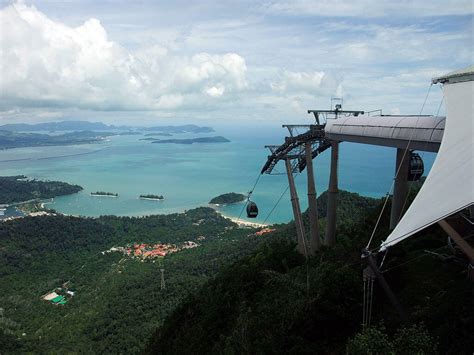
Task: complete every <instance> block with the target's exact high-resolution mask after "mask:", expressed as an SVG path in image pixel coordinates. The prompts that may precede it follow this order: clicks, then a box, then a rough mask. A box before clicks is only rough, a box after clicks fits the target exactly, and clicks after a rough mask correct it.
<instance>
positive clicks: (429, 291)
mask: <svg viewBox="0 0 474 355" xmlns="http://www.w3.org/2000/svg"><path fill="white" fill-rule="evenodd" d="M321 199H324V195H323V196H321ZM350 201H352V202H350ZM356 201H357V202H356ZM321 202H322V201H321ZM374 202H375V201H374V200H370V199H365V198H359V197H358V196H357V195H355V194H350V193H343V194H342V199H340V201H339V208H340V211H341V212H343V211H344V210H345V209H346V207H348V206H349V205H350V203H355V204H357V205H359V207H360V208H359V209H355V208H354V209H352V211H353V212H358V213H355V214H353V215H352V216H350V215H347V216H348V217H350V218H345V219H344V220H341V219H340V220H339V223H338V228H337V230H338V233H337V236H338V244H337V246H336V247H334V248H327V247H322V248H321V250H320V251H319V252H318V253H317V254H316V255H315V256H314V257H311V258H309V259H308V260H306V259H305V258H304V257H303V256H301V255H299V254H298V253H297V252H296V251H295V244H294V242H292V238H288V236H290V235H291V236H294V229H293V228H294V227H292V225H291V224H289V225H286V226H280V228H278V230H277V232H275V233H274V234H273V237H272V239H271V240H272V241H271V242H268V243H265V244H264V245H263V246H261V247H259V248H258V249H257V250H256V251H255V252H254V253H252V255H250V256H247V257H245V258H243V259H241V260H239V261H238V262H236V263H234V264H232V265H230V266H228V267H226V268H224V269H223V270H222V271H221V272H220V273H219V274H218V275H217V276H216V277H215V278H213V279H211V280H209V281H208V282H207V283H206V284H205V285H204V286H203V287H201V288H200V289H199V291H198V292H196V293H193V294H191V295H190V296H189V297H188V298H187V299H186V300H185V301H184V302H183V303H181V304H180V305H179V306H178V307H177V308H176V310H175V311H173V312H172V314H171V315H170V316H169V317H168V318H167V319H166V321H165V323H164V324H163V326H162V327H161V328H159V329H158V330H157V331H156V332H155V335H154V336H153V337H152V339H151V341H150V345H149V347H148V352H150V353H162V354H170V353H172V354H178V353H199V354H205V353H321V354H326V353H349V354H369V353H371V354H389V353H390V354H414V353H417V354H421V353H425V354H431V353H438V352H439V353H448V354H464V353H465V354H470V353H471V352H472V349H474V313H473V312H472V310H473V309H474V297H473V296H474V294H473V286H472V283H470V282H469V281H468V280H467V279H466V263H465V262H464V263H463V262H461V261H460V260H462V259H459V258H457V257H456V256H455V255H452V256H451V257H449V256H446V255H449V253H450V251H449V248H448V246H447V245H446V236H445V234H444V233H443V232H442V231H441V230H440V229H439V228H438V227H436V226H434V227H431V228H428V229H427V230H426V231H424V232H423V233H420V234H418V235H417V236H416V237H415V238H411V239H409V240H408V241H405V242H404V243H400V244H399V245H397V246H396V247H393V248H392V249H391V250H390V253H389V254H388V256H387V260H386V261H385V263H384V267H383V270H384V271H385V273H384V275H385V277H386V278H387V280H388V282H389V284H390V285H391V286H392V288H393V290H394V292H395V293H396V294H397V295H398V297H399V298H400V302H401V303H402V305H403V306H404V307H405V309H406V310H407V312H408V315H409V318H410V323H409V324H405V325H403V324H401V322H400V320H399V317H398V315H397V313H396V312H395V311H394V310H393V308H392V307H391V306H390V303H389V301H388V299H387V297H386V296H385V294H384V293H383V291H382V290H381V289H380V288H379V287H378V285H377V284H376V285H375V291H374V292H375V296H374V302H373V311H372V313H373V314H372V325H373V327H372V328H370V329H369V330H366V331H361V323H362V297H363V284H362V275H361V271H362V268H363V267H364V265H363V262H362V261H361V256H360V255H361V252H360V251H361V250H362V248H363V247H364V246H365V244H366V243H367V240H368V237H369V235H370V232H371V231H372V228H373V226H374V221H375V220H376V218H377V216H378V213H379V211H380V208H381V202H382V201H378V204H377V207H376V208H374ZM321 205H323V203H321ZM362 206H363V207H362ZM389 210H390V208H387V209H386V210H385V213H384V214H383V215H382V221H381V227H380V228H379V229H378V230H377V233H376V234H375V239H374V241H373V244H372V247H376V246H378V245H380V242H381V240H383V239H385V237H386V236H387V235H388V234H389V230H388V228H387V226H388V223H389ZM349 211H350V210H347V212H349ZM320 212H323V211H320ZM322 226H323V227H324V224H322ZM306 228H308V226H307V225H306ZM307 232H308V231H307ZM293 238H294V237H293ZM425 250H436V251H437V252H438V253H441V254H442V257H437V256H436V255H434V254H430V253H427V252H426V251H425ZM379 261H380V260H379Z"/></svg>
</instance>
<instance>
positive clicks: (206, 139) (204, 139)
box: [152, 136, 230, 144]
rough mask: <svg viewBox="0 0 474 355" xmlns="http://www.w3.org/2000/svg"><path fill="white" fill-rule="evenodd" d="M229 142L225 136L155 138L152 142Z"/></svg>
mask: <svg viewBox="0 0 474 355" xmlns="http://www.w3.org/2000/svg"><path fill="white" fill-rule="evenodd" d="M227 142H230V140H228V139H227V138H225V137H222V136H215V137H200V138H189V139H162V140H156V141H153V142H152V143H175V144H193V143H227Z"/></svg>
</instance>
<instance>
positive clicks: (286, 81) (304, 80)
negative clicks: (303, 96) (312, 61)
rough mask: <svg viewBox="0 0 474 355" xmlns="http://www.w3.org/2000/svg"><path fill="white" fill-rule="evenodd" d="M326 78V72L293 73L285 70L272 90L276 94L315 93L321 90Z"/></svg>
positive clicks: (274, 83) (272, 86) (272, 85)
mask: <svg viewBox="0 0 474 355" xmlns="http://www.w3.org/2000/svg"><path fill="white" fill-rule="evenodd" d="M324 78H325V73H324V72H318V71H315V72H293V71H288V70H285V71H284V72H283V75H282V77H281V78H280V80H279V81H277V82H273V83H272V84H271V88H272V89H273V90H274V91H276V92H287V91H297V92H301V91H309V92H311V91H312V92H315V91H317V90H318V91H319V89H320V88H321V84H322V82H323V79H324Z"/></svg>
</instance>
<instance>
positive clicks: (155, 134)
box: [144, 132, 173, 137]
mask: <svg viewBox="0 0 474 355" xmlns="http://www.w3.org/2000/svg"><path fill="white" fill-rule="evenodd" d="M144 136H145V137H151V136H161V137H172V136H173V135H172V134H171V133H166V132H153V133H147V134H145V135H144Z"/></svg>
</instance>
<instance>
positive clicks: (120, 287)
mask: <svg viewBox="0 0 474 355" xmlns="http://www.w3.org/2000/svg"><path fill="white" fill-rule="evenodd" d="M253 232H254V231H253V230H252V229H240V228H237V226H236V225H235V224H234V223H233V222H231V221H230V220H228V219H225V218H223V217H221V216H220V215H218V214H217V213H216V212H215V211H214V210H213V209H211V208H197V209H193V210H189V211H187V212H186V213H180V214H171V215H156V216H149V217H143V218H132V217H115V216H107V217H101V218H95V219H92V218H76V217H67V216H61V215H57V216H41V217H25V218H20V219H15V220H11V221H8V222H3V223H0V308H3V309H4V313H3V318H2V320H0V352H1V353H2V354H3V353H25V352H31V353H78V352H79V353H87V354H92V353H111V354H117V353H127V354H130V353H132V354H133V353H139V352H140V351H142V350H143V348H144V347H145V346H146V344H147V341H148V339H149V338H150V336H151V334H152V333H153V331H154V330H155V329H157V328H158V327H160V326H161V324H162V322H163V320H164V319H165V317H166V316H167V315H168V314H169V313H170V312H171V311H172V310H173V309H174V308H175V307H176V306H177V305H178V304H179V303H180V302H181V301H182V300H183V298H184V297H186V295H187V294H189V293H191V292H195V291H196V290H197V289H198V288H199V287H200V286H201V285H202V284H203V283H204V282H205V281H206V280H208V279H209V278H211V277H213V276H214V275H215V274H216V272H217V271H218V270H219V269H220V268H221V267H222V266H223V265H226V264H228V263H230V262H233V261H235V260H238V259H239V258H242V257H244V256H246V255H248V254H249V253H251V252H252V251H253V250H255V248H256V245H257V244H259V243H260V242H261V241H262V240H264V239H265V238H266V236H255V235H253ZM269 238H270V237H269ZM144 245H145V248H147V247H146V246H147V245H148V246H150V248H151V247H156V246H157V245H158V246H160V245H164V246H166V247H168V249H169V253H168V254H167V255H166V256H165V257H158V258H151V259H145V258H141V257H140V255H142V253H141V252H140V253H139V252H138V251H134V250H135V248H137V247H138V246H139V247H140V248H142V247H143V246H144ZM114 247H115V248H116V249H114ZM111 248H112V249H111ZM127 248H128V249H130V250H132V253H131V254H130V255H127V253H126V250H127ZM114 250H115V251H114ZM137 250H138V249H137ZM161 269H164V270H165V280H166V287H165V288H164V289H163V288H162V287H161V283H160V270H161ZM68 281H69V283H68V284H67V285H68V287H69V289H72V290H74V291H75V295H74V297H72V298H71V299H69V301H68V302H67V304H65V305H53V304H51V303H50V302H47V301H45V300H42V299H41V296H42V295H45V294H46V293H48V292H51V291H52V290H55V289H58V288H62V285H63V284H64V283H65V282H68ZM63 292H64V291H63ZM23 334H24V335H23Z"/></svg>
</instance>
